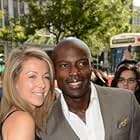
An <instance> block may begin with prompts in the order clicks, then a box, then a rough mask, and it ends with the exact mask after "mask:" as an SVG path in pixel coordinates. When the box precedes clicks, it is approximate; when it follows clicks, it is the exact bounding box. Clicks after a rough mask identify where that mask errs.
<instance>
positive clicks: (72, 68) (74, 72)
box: [69, 66, 79, 75]
mask: <svg viewBox="0 0 140 140" xmlns="http://www.w3.org/2000/svg"><path fill="white" fill-rule="evenodd" d="M69 73H70V75H77V74H78V73H79V69H78V68H77V67H75V66H73V67H71V69H70V72H69Z"/></svg>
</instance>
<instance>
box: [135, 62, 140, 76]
mask: <svg viewBox="0 0 140 140" xmlns="http://www.w3.org/2000/svg"><path fill="white" fill-rule="evenodd" d="M136 66H137V67H138V70H139V73H140V61H138V63H137V64H136Z"/></svg>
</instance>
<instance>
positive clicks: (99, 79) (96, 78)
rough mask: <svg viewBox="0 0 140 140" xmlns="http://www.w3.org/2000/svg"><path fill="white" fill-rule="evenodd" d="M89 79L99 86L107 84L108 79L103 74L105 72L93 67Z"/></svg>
mask: <svg viewBox="0 0 140 140" xmlns="http://www.w3.org/2000/svg"><path fill="white" fill-rule="evenodd" d="M91 81H93V82H94V84H97V85H100V86H109V85H108V79H107V77H106V76H105V74H104V73H103V72H102V71H101V70H97V69H95V68H93V71H92V74H91Z"/></svg>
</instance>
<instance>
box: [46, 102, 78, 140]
mask: <svg viewBox="0 0 140 140" xmlns="http://www.w3.org/2000/svg"><path fill="white" fill-rule="evenodd" d="M47 126H48V128H47V130H48V133H49V136H48V139H50V140H54V138H55V139H57V138H59V139H61V140H80V139H79V138H78V136H77V135H76V134H75V132H74V131H73V129H72V128H71V126H70V125H69V123H68V122H67V120H66V119H65V117H64V114H63V112H62V107H61V103H60V100H59V99H58V101H57V102H56V104H55V106H54V108H53V112H52V115H51V117H50V120H49V122H48V125H47ZM56 130H57V131H56ZM52 137H53V138H52Z"/></svg>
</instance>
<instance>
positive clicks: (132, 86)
mask: <svg viewBox="0 0 140 140" xmlns="http://www.w3.org/2000/svg"><path fill="white" fill-rule="evenodd" d="M117 87H118V88H124V89H129V90H131V91H132V92H133V93H135V91H136V90H137V88H138V85H137V80H136V75H135V73H134V72H133V71H132V70H125V71H123V72H122V73H121V74H120V78H119V80H118V83H117Z"/></svg>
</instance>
